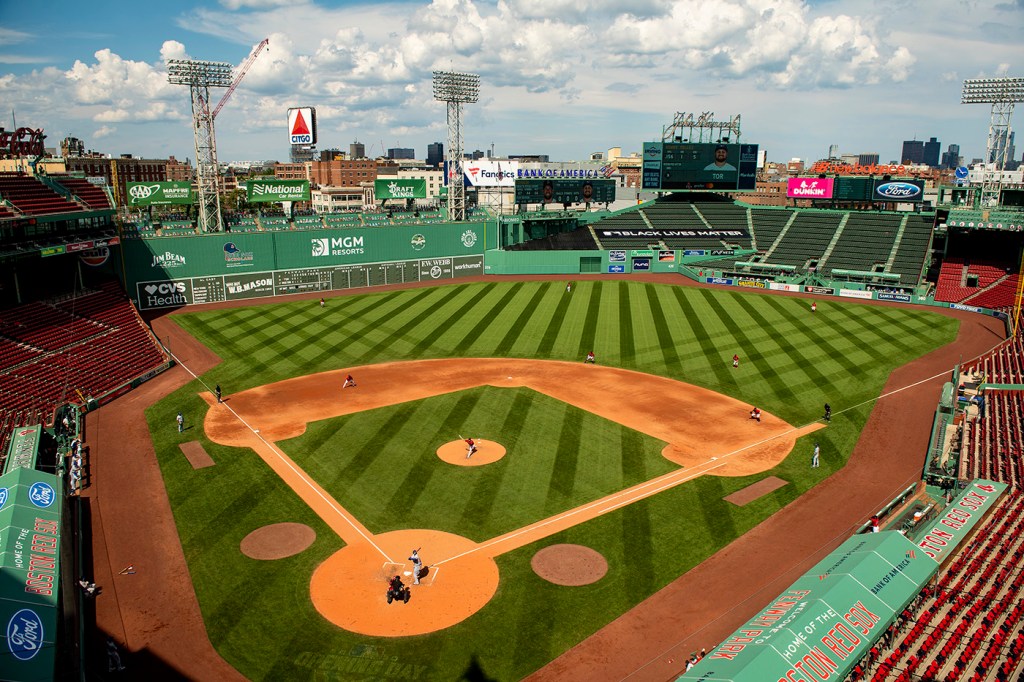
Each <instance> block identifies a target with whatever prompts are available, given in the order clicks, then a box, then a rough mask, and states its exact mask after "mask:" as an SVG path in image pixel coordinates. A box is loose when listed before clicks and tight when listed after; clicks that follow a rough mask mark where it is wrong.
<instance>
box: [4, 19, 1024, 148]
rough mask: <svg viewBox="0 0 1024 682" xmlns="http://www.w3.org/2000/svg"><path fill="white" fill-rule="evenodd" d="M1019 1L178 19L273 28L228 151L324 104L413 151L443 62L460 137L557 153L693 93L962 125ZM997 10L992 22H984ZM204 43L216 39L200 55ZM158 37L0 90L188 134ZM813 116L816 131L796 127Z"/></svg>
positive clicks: (440, 117)
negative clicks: (476, 93)
mask: <svg viewBox="0 0 1024 682" xmlns="http://www.w3.org/2000/svg"><path fill="white" fill-rule="evenodd" d="M926 10H927V11H926ZM1019 10H1020V3H1019V2H1018V3H1017V5H1016V8H1014V7H1010V6H1008V5H1006V4H1005V3H1004V4H1003V5H1001V6H1000V7H998V8H993V7H987V6H985V3H973V4H972V5H971V6H970V7H968V6H967V5H965V4H963V3H962V2H960V0H930V1H926V0H901V1H899V2H895V3H894V2H883V1H882V0H870V1H869V2H865V1H864V0H856V1H855V0H830V1H829V2H808V1H807V0H633V1H631V2H629V3H622V2H621V0H546V1H545V2H537V1H536V0H432V1H428V0H423V1H422V2H413V3H410V2H391V3H388V2H384V3H377V4H370V3H367V4H355V5H353V4H349V3H345V4H344V5H343V6H337V5H332V6H319V5H315V4H312V3H310V2H304V1H293V0H280V1H279V0H221V2H220V5H219V6H217V5H213V6H207V7H204V8H200V9H196V10H192V11H189V12H187V13H185V14H183V15H181V17H180V18H179V21H178V25H179V27H181V28H184V29H187V30H188V31H191V32H193V33H199V34H202V35H203V36H204V42H203V43H202V45H203V48H202V53H200V49H199V47H198V45H199V43H195V44H192V43H190V47H191V51H192V52H195V53H196V54H195V55H193V56H194V57H195V58H199V59H210V60H211V61H219V60H224V61H232V62H233V63H235V64H236V65H237V64H240V63H241V62H242V61H243V60H244V59H245V56H246V55H247V54H248V49H249V48H250V47H251V46H252V45H255V44H256V43H258V42H259V41H260V40H262V38H263V37H266V36H269V37H270V45H269V48H268V49H266V50H264V51H263V52H262V53H261V54H260V56H259V58H258V59H257V60H256V61H255V63H254V64H253V65H252V67H251V68H250V70H249V72H248V73H247V75H246V76H245V79H244V80H243V81H242V83H241V84H240V86H239V88H238V89H237V90H236V91H235V93H234V95H233V99H232V101H231V102H230V104H229V105H228V106H227V107H225V109H224V110H223V111H222V112H221V114H220V115H219V117H218V139H219V140H220V141H221V142H222V143H223V144H229V145H230V144H237V145H238V146H239V149H238V150H236V151H230V150H229V151H227V152H226V153H227V154H228V155H230V156H243V155H244V152H243V150H245V149H247V148H251V147H253V146H259V147H261V148H265V149H266V150H267V151H265V152H263V153H257V154H255V156H260V157H266V156H272V155H274V154H276V155H279V156H284V155H285V154H286V153H287V149H286V146H285V144H284V140H285V138H284V137H283V133H281V134H280V135H276V132H275V131H277V130H283V128H284V112H285V110H286V109H287V108H288V107H290V106H316V107H317V111H318V122H319V125H320V129H321V131H322V133H321V139H322V140H324V142H323V144H325V145H330V146H337V145H339V144H340V142H339V141H338V140H336V139H326V140H325V137H327V136H326V135H325V134H324V133H325V132H326V133H328V134H329V135H337V136H340V135H345V136H349V135H354V136H359V137H362V138H363V139H366V140H374V139H377V140H378V141H380V139H381V138H387V139H388V140H389V142H387V146H392V144H393V143H392V142H390V139H391V138H393V137H397V136H401V137H402V138H403V142H404V143H406V146H412V145H413V144H416V146H418V147H422V146H423V145H425V144H426V142H430V141H434V139H443V138H444V128H445V109H444V105H443V104H441V103H438V102H435V101H433V97H432V93H431V84H430V79H431V72H432V71H433V70H435V69H442V70H449V69H451V70H464V71H470V72H474V73H478V74H480V76H481V102H480V103H479V104H476V105H472V106H469V107H467V110H466V116H467V118H466V121H467V124H468V125H470V126H476V128H475V129H473V128H471V127H467V146H479V145H482V144H484V143H482V142H474V141H472V139H473V137H474V136H479V137H480V138H482V139H486V140H487V144H489V143H490V141H492V140H502V139H504V140H507V141H508V142H507V143H506V144H507V145H508V146H511V145H513V144H515V145H517V146H519V147H523V148H528V147H532V146H534V145H536V144H538V143H541V142H542V143H543V144H544V145H545V146H550V149H543V150H541V149H535V150H534V151H537V152H539V153H545V152H547V153H550V154H551V155H552V156H553V157H559V156H570V155H573V154H576V155H579V154H583V153H585V152H588V151H591V150H592V148H602V147H604V146H611V145H621V146H623V147H624V148H629V147H630V145H636V146H638V145H639V142H640V141H642V140H643V139H647V138H651V137H654V136H656V135H657V133H658V132H660V126H661V125H664V124H665V123H667V122H668V120H669V119H670V118H671V115H672V112H674V111H677V110H679V109H685V110H688V111H706V110H713V111H717V112H719V113H720V114H722V115H731V114H742V115H743V117H744V118H743V120H744V125H745V130H750V131H751V133H750V134H749V135H748V134H745V135H744V139H747V138H748V137H752V136H753V135H755V134H756V135H759V136H762V139H761V140H756V139H755V140H752V141H761V142H762V144H765V145H766V146H770V147H773V148H775V149H777V150H781V148H782V147H783V146H785V147H787V148H788V147H792V148H793V149H792V150H791V151H789V153H788V154H787V156H799V155H806V154H805V151H806V150H804V149H802V147H807V148H808V149H810V148H811V145H813V148H815V149H817V148H823V149H822V153H823V152H824V148H827V144H828V143H829V142H833V141H837V140H835V139H834V138H836V137H837V136H844V135H849V136H851V140H850V142H849V145H851V146H857V145H863V146H865V147H867V146H869V145H872V146H875V147H879V146H883V145H890V146H891V145H896V144H898V140H896V141H895V142H892V141H889V140H888V139H886V140H883V141H882V142H881V143H875V142H873V141H871V140H869V139H867V136H868V131H869V130H870V127H869V124H870V123H871V122H872V121H873V122H874V124H875V125H876V126H878V125H882V123H881V122H883V121H884V122H885V125H886V126H889V127H892V128H893V131H892V132H889V131H888V130H887V131H886V132H885V133H884V134H885V135H893V136H898V135H900V134H906V135H911V134H913V131H908V132H906V133H900V132H898V128H897V126H903V125H909V124H908V123H906V122H907V121H909V120H911V117H912V116H913V115H914V112H917V115H918V116H925V117H927V116H929V115H933V113H932V112H935V111H938V110H942V111H943V115H944V116H946V117H947V118H950V119H955V120H957V121H962V120H965V119H966V118H968V117H970V116H972V115H974V114H976V112H966V111H964V110H963V109H956V107H953V110H950V109H949V108H948V107H945V106H943V104H942V103H943V102H946V100H949V101H948V102H947V103H948V104H949V105H950V106H952V105H957V106H958V101H959V97H958V93H959V84H958V82H957V81H958V80H959V79H961V78H963V77H973V76H976V75H979V74H989V75H991V74H994V73H997V72H998V69H999V66H1000V65H999V64H997V63H996V62H995V59H994V58H993V55H998V58H999V59H1000V60H1001V61H1004V62H1007V63H1008V65H1009V66H1008V68H1009V69H1010V71H1011V72H1014V70H1015V69H1019V68H1020V64H1021V62H1022V61H1024V59H1022V58H1024V51H1022V49H1021V47H1020V45H1019V38H1018V37H1019V35H1020V34H1021V33H1022V32H1024V23H1022V22H1024V13H1022V12H1020V11H1019ZM996 25H998V26H1000V27H1002V29H1001V30H1000V31H999V32H992V31H990V30H987V29H986V27H990V26H996ZM82 28H83V30H87V29H88V28H89V27H82ZM12 33H14V34H16V33H17V32H7V33H5V32H4V31H3V29H0V45H3V44H4V43H5V41H7V42H8V43H9V42H10V41H14V40H18V39H20V38H19V37H18V35H11V34H12ZM179 35H188V34H187V33H184V34H182V33H179ZM1010 36H1014V37H1013V38H1011V37H1010ZM1000 40H1002V41H1003V42H999V41H1000ZM210 45H214V46H218V47H219V48H220V52H219V53H217V52H216V51H214V52H213V53H208V50H209V49H210ZM153 47H154V50H155V51H156V52H157V53H158V56H156V55H154V57H153V61H152V62H146V61H138V60H132V59H126V58H123V57H122V56H121V53H119V47H118V45H117V44H111V45H110V46H109V47H108V48H107V49H104V50H99V51H97V52H96V53H95V54H94V55H93V56H92V57H91V58H89V59H81V60H80V61H76V62H75V63H74V64H73V65H72V66H70V68H67V69H66V70H60V69H52V68H49V69H41V70H36V71H32V72H31V73H29V74H25V75H19V76H9V77H8V76H3V75H0V100H2V101H13V102H16V103H17V104H18V109H19V119H20V118H21V117H22V114H21V110H22V109H30V110H31V112H30V113H32V114H33V115H35V116H38V117H40V120H43V121H46V120H50V121H55V122H56V123H54V124H49V125H51V127H57V126H59V127H62V128H67V129H73V128H74V127H75V126H76V125H81V122H82V121H89V122H96V123H106V124H113V123H118V124H120V123H126V122H132V123H133V125H132V126H128V127H123V129H122V130H121V131H120V133H119V134H121V135H131V134H133V133H134V131H136V130H141V129H142V128H143V126H144V125H145V124H146V122H151V126H150V129H152V130H160V131H162V132H161V133H158V134H155V135H150V136H149V138H150V139H153V138H159V139H161V140H162V141H164V143H166V140H167V139H175V140H184V141H186V142H187V144H188V145H189V147H190V146H191V131H190V130H189V128H188V126H186V125H180V123H181V122H182V121H186V120H188V118H189V117H190V115H191V114H190V102H189V98H188V93H187V88H184V87H182V86H171V85H169V84H168V83H167V76H166V62H167V61H168V60H170V59H184V58H189V56H190V54H189V52H190V51H189V49H187V47H186V45H185V44H184V43H183V42H178V41H176V40H163V41H162V42H161V41H160V39H159V38H158V39H156V40H155V44H154V46H153ZM123 54H127V52H124V53H123ZM133 55H134V53H133ZM2 59H3V58H0V61H2ZM1011 75H1013V74H1012V73H1011ZM947 91H948V92H947ZM217 92H218V96H219V93H220V91H217ZM216 101H217V99H214V101H213V104H215V103H216ZM826 106H827V107H828V108H827V109H826V108H824V107H826ZM869 110H870V112H871V113H870V116H869V117H867V118H865V116H866V114H867V112H868V111H869ZM821 111H828V112H829V114H828V115H827V116H822V115H821ZM27 113H29V112H27ZM803 116H812V117H814V118H815V120H816V121H819V122H818V123H817V125H818V128H817V129H813V130H812V129H811V128H810V127H809V126H807V125H803V124H801V125H794V124H793V120H795V119H799V118H800V117H803ZM857 117H860V118H859V119H858V118H857ZM869 119H870V120H869ZM158 122H166V123H167V124H166V125H163V124H161V123H158ZM950 125H951V126H952V125H954V124H950ZM179 128H180V129H179ZM540 130H543V138H542V137H541V133H540V132H539V131H540ZM950 130H956V128H953V127H951V128H950ZM837 131H838V132H837ZM861 131H863V132H861ZM931 134H938V135H946V137H947V139H948V141H949V142H959V143H961V144H962V145H965V146H966V143H967V141H966V140H964V139H949V138H951V137H952V134H945V133H943V132H942V131H941V130H936V131H934V132H932V133H931ZM854 136H856V137H854ZM410 138H411V139H410ZM431 138H434V139H431ZM144 139H145V138H141V137H140V138H139V140H144ZM812 139H813V142H812V141H811V140H812ZM517 140H519V141H518V142H517ZM823 140H828V142H824V141H823ZM140 143H141V142H140ZM982 143H983V137H982ZM845 144H847V143H846V142H845V141H844V145H845ZM271 150H277V151H273V152H272V151H271ZM572 150H576V151H575V152H574V151H572ZM138 151H139V153H142V151H143V150H138ZM506 151H513V150H511V149H506ZM499 153H500V150H499ZM893 153H895V152H893ZM178 154H179V156H181V155H185V154H186V149H183V150H180V151H179V152H178ZM884 156H886V154H885V153H884V152H883V157H884Z"/></svg>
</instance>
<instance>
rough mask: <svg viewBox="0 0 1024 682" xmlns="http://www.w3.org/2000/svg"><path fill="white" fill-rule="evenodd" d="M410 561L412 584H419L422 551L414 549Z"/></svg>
mask: <svg viewBox="0 0 1024 682" xmlns="http://www.w3.org/2000/svg"><path fill="white" fill-rule="evenodd" d="M467 440H468V439H467ZM409 561H411V562H412V584H413V585H419V584H420V570H421V569H422V568H423V560H422V559H420V551H419V550H418V549H414V550H413V551H412V555H411V556H410V557H409Z"/></svg>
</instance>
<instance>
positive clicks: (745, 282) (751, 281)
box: [736, 279, 766, 289]
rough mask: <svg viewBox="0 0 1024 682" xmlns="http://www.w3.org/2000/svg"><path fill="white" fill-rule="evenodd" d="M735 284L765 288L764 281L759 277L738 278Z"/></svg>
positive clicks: (751, 287) (752, 287)
mask: <svg viewBox="0 0 1024 682" xmlns="http://www.w3.org/2000/svg"><path fill="white" fill-rule="evenodd" d="M736 284H737V286H741V287H747V288H748V289H765V288H766V286H765V284H766V283H765V282H764V281H762V280H759V279H740V280H738V281H737V282H736Z"/></svg>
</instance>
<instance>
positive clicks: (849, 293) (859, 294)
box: [839, 289, 871, 300]
mask: <svg viewBox="0 0 1024 682" xmlns="http://www.w3.org/2000/svg"><path fill="white" fill-rule="evenodd" d="M839 295H840V296H843V297H844V298H863V299H868V300H870V299H871V292H870V291H861V290H860V289H840V290H839Z"/></svg>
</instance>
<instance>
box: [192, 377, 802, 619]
mask: <svg viewBox="0 0 1024 682" xmlns="http://www.w3.org/2000/svg"><path fill="white" fill-rule="evenodd" d="M349 373H351V374H354V375H355V376H357V377H358V378H359V386H358V387H357V388H355V389H346V390H345V391H344V392H343V391H342V390H341V386H342V384H343V383H344V380H345V376H346V375H347V374H349ZM485 385H486V386H495V387H499V388H509V387H518V386H522V387H527V388H530V389H532V390H535V391H537V392H539V393H543V394H545V395H548V396H550V397H552V398H555V399H557V400H560V401H562V402H565V403H568V404H570V405H573V406H575V407H578V408H580V409H583V410H586V411H589V412H593V413H594V414H596V415H598V416H600V417H603V418H605V419H607V420H609V421H613V422H616V423H618V424H622V425H624V426H627V427H630V428H632V429H635V430H637V431H640V432H642V433H645V434H647V435H649V436H652V437H654V438H658V439H660V440H662V441H665V442H666V443H668V445H667V446H666V447H665V448H664V450H663V452H662V454H663V455H664V456H665V457H666V458H667V459H669V460H671V461H673V462H675V463H676V464H679V465H681V467H682V468H680V469H678V470H676V471H673V472H670V473H668V474H664V475H662V476H658V477H656V478H653V479H651V480H649V481H645V482H643V483H639V484H637V485H634V486H632V487H630V488H626V489H624V490H621V491H619V492H616V493H612V494H610V495H607V496H605V497H603V498H600V499H598V500H594V501H592V502H589V503H586V504H584V505H581V506H579V507H576V508H575V509H570V510H567V511H565V512H562V513H560V514H556V515H555V516H552V517H549V518H547V519H543V520H541V521H537V522H536V523H533V524H530V525H528V526H525V527H523V528H520V529H518V530H514V531H511V532H509V533H505V534H504V535H500V536H498V537H495V538H491V539H490V540H486V541H483V542H480V543H476V542H473V541H471V540H469V539H467V538H462V537H459V536H456V535H452V534H450V533H443V532H441V531H436V530H430V529H407V530H400V531H392V532H387V533H381V534H379V535H374V534H373V533H370V531H369V530H367V529H366V528H365V527H364V526H363V525H362V524H361V523H360V522H359V520H358V519H356V518H355V517H354V516H353V515H352V514H351V513H350V512H348V511H347V510H346V509H345V508H344V507H343V506H342V505H341V504H339V503H338V501H336V500H335V499H333V498H332V497H331V495H330V494H329V493H327V491H325V490H324V489H323V488H322V487H321V486H320V485H319V484H318V483H316V482H315V481H314V480H313V479H311V478H310V477H309V476H308V475H307V474H306V473H305V472H304V471H303V470H302V469H301V468H300V467H299V466H297V465H296V464H295V462H294V461H292V460H291V458H289V457H288V456H287V455H286V454H285V453H284V452H282V451H281V449H280V448H278V447H277V445H276V444H275V443H276V442H277V441H280V440H285V439H288V438H294V437H296V436H299V435H301V434H302V433H303V432H304V431H305V430H306V424H307V423H309V422H314V421H319V420H322V419H330V418H332V417H337V416H341V415H345V414H352V413H355V412H361V411H364V410H370V409H374V408H378V407H385V406H388V405H395V404H399V403H404V402H409V401H414V400H421V399H424V398H430V397H433V396H437V395H442V394H446V393H452V392H455V391H462V390H467V389H471V388H475V387H477V386H485ZM202 396H203V398H204V399H205V400H206V401H207V403H208V404H209V410H208V411H207V413H206V417H205V423H204V427H205V430H206V433H207V435H208V436H209V437H210V439H211V440H213V441H215V442H217V443H222V444H225V445H233V446H241V447H249V448H252V449H253V450H254V451H255V452H256V453H257V454H258V455H259V456H260V457H261V458H262V459H263V460H264V461H265V462H266V463H267V464H268V465H269V466H270V467H271V468H272V469H273V470H274V471H275V472H276V473H277V474H278V475H279V476H281V478H282V480H284V482H285V483H286V484H288V485H289V486H290V487H291V488H292V489H293V490H295V492H296V493H297V494H298V495H299V496H300V497H301V498H302V499H303V501H305V502H306V504H308V505H309V506H310V508H311V509H312V510H313V511H315V512H316V513H317V514H318V515H319V516H320V517H321V518H322V519H323V520H324V522H325V523H327V525H328V526H330V527H331V528H332V529H333V530H334V531H335V532H336V533H337V534H338V536H339V537H340V538H341V539H342V540H343V541H344V543H345V545H346V546H345V547H344V548H342V549H340V550H338V551H337V552H336V553H335V554H334V555H332V556H331V557H330V558H328V559H327V560H326V561H324V563H322V564H321V565H320V566H319V567H318V568H317V569H316V570H315V571H314V574H313V576H312V579H311V581H310V594H311V597H312V600H313V603H314V605H315V606H316V608H317V610H318V611H319V612H320V613H321V614H322V615H323V616H324V617H325V618H326V619H327V620H329V621H331V622H332V623H334V624H336V625H338V626H339V627H342V628H345V629H346V630H350V631H352V632H358V633H362V634H367V635H375V636H383V637H399V636H408V635H416V634H423V633H427V632H433V631H435V630H439V629H442V628H445V627H449V626H451V625H454V624H456V623H459V622H461V621H462V620H464V619H466V618H468V617H470V616H471V615H473V614H474V613H476V612H477V611H479V610H480V609H481V608H483V607H484V606H485V605H486V604H487V602H488V601H489V600H490V599H491V597H492V596H494V593H495V592H496V591H497V587H498V580H499V575H498V569H497V564H496V563H495V562H494V558H495V557H497V556H500V555H501V554H504V553H506V552H510V551H512V550H514V549H518V548H519V547H523V546H525V545H528V544H531V543H533V542H536V541H537V540H540V539H542V538H545V537H548V536H550V535H553V534H555V533H558V532H560V531H562V530H565V529H567V528H571V527H573V526H575V525H578V524H580V523H583V522H585V521H587V520H589V519H592V518H594V517H596V516H599V515H601V514H605V513H608V512H611V511H614V510H616V509H619V508H621V507H624V506H626V505H628V504H632V503H633V502H636V501H638V500H641V499H644V498H646V497H649V496H651V495H654V494H657V493H658V492H661V491H663V490H667V489H669V488H672V487H674V486H677V485H680V484H682V483H685V482H687V481H690V480H693V479H694V478H696V477H698V476H701V475H705V474H711V475H717V476H747V475H750V474H754V473H758V472H762V471H766V470H768V469H771V468H772V467H774V466H775V465H777V464H778V463H779V462H781V461H782V460H783V459H784V458H785V457H786V455H787V454H788V453H789V452H790V451H791V450H792V449H793V446H794V444H795V442H796V439H797V438H799V437H800V436H802V435H804V434H806V433H809V432H811V431H814V430H816V429H818V428H821V427H822V425H821V424H812V425H809V426H807V427H804V428H802V429H796V428H794V427H792V426H790V425H789V424H787V423H786V422H784V421H782V420H781V419H779V418H778V417H775V416H773V415H771V414H769V413H767V412H762V415H761V421H760V422H756V421H754V420H752V419H750V418H749V412H750V405H747V404H746V403H743V402H740V401H738V400H735V399H733V398H729V397H728V396H724V395H722V394H719V393H715V392H713V391H710V390H708V389H705V388H701V387H699V386H694V385H691V384H686V383H683V382H680V381H676V380H674V379H667V378H664V377H657V376H654V375H650V374H644V373H641V372H635V371H631V370H625V369H618V368H613V367H602V366H600V365H584V364H583V363H580V362H559V361H536V360H515V359H497V358H495V359H479V358H474V359H445V360H422V361H414V362H395V363H385V364H379V365H369V366H365V367H357V368H347V369H344V370H337V371H332V372H324V373H321V374H314V375H307V376H303V377H297V378H294V379H286V380H284V381H280V382H277V383H274V384H266V385H263V386H258V387H256V388H252V389H249V390H247V391H243V392H241V393H234V394H232V396H231V401H230V404H229V403H217V401H216V398H215V397H214V396H213V395H212V394H210V393H204V394H202ZM623 396H629V399H628V400H625V399H623V398H622V397H623ZM468 435H470V436H471V435H472V434H468ZM448 446H451V447H452V448H455V449H457V453H456V450H453V451H452V452H453V454H452V455H451V456H452V457H453V459H458V458H459V457H461V458H462V462H455V461H453V462H452V463H453V464H456V463H458V464H462V465H465V464H466V462H471V463H472V464H471V465H472V466H479V465H480V464H486V463H488V461H487V459H486V458H480V459H479V460H478V459H477V457H478V455H482V454H484V453H485V450H486V448H487V447H488V446H498V444H497V443H494V442H493V441H486V442H485V443H484V445H483V447H480V451H479V452H477V453H476V454H474V455H473V458H471V459H470V460H466V459H465V455H466V450H465V443H464V442H462V441H456V442H455V443H454V444H452V443H449V444H448ZM443 449H445V446H440V447H439V448H438V450H437V456H439V457H442V459H445V461H448V460H447V459H446V458H445V456H444V455H442V452H441V450H443ZM496 453H497V449H496V448H495V450H494V452H493V453H491V455H490V456H494V457H495V459H497V458H498V457H499V456H498V455H497V454H496ZM456 454H457V456H456ZM504 454H505V453H504V448H502V455H504ZM413 549H420V556H421V557H422V559H423V562H424V563H425V564H426V565H427V566H428V570H427V572H426V575H424V576H423V577H421V581H420V582H421V584H420V585H416V586H413V587H412V588H411V589H412V598H411V600H410V601H409V603H408V604H403V603H398V602H396V603H394V604H390V605H389V604H388V603H387V599H386V591H387V580H388V578H389V577H390V576H391V575H394V574H396V573H398V574H402V577H403V581H404V582H405V583H406V584H410V583H412V576H411V564H410V562H409V561H408V559H407V557H408V556H409V555H410V553H411V551H412V550H413Z"/></svg>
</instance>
